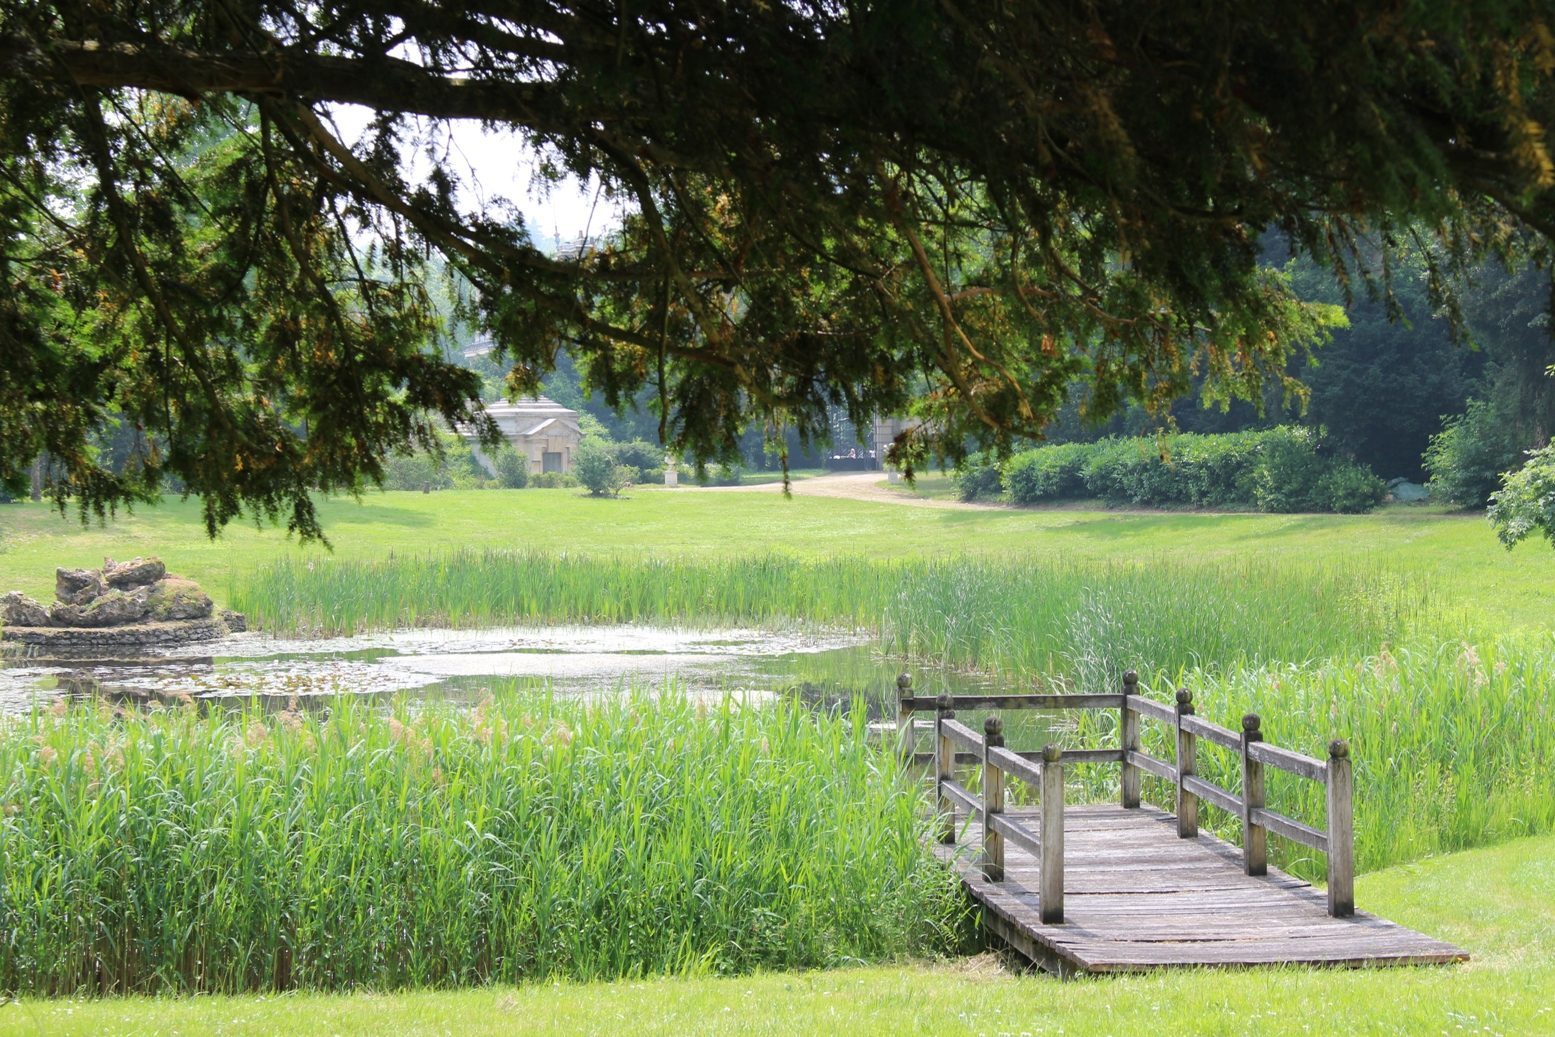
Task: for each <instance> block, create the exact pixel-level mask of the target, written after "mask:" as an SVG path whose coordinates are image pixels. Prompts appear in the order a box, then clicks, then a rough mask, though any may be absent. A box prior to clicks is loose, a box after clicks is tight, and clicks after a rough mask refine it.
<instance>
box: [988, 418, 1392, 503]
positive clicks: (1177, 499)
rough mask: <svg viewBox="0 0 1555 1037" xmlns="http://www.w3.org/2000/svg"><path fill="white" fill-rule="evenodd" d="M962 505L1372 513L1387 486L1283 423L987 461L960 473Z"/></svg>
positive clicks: (1065, 447) (1061, 447) (1067, 446)
mask: <svg viewBox="0 0 1555 1037" xmlns="http://www.w3.org/2000/svg"><path fill="white" fill-rule="evenodd" d="M957 485H958V488H959V491H960V495H961V499H962V500H985V499H989V498H994V497H1000V496H1001V495H1002V496H1003V498H1004V499H1007V500H1010V501H1012V502H1014V503H1016V504H1037V503H1042V502H1046V501H1056V500H1076V499H1100V500H1103V501H1105V502H1107V503H1108V504H1112V505H1129V504H1132V505H1147V506H1154V507H1162V506H1166V507H1171V506H1187V507H1199V508H1252V509H1255V510H1258V511H1275V512H1293V511H1338V512H1362V511H1369V510H1371V509H1372V508H1374V507H1376V506H1377V505H1378V504H1380V503H1381V502H1382V499H1383V497H1384V496H1385V495H1386V492H1387V487H1386V486H1385V484H1384V483H1383V482H1382V480H1381V479H1379V478H1377V476H1376V475H1375V474H1373V473H1372V471H1371V470H1370V469H1369V468H1366V467H1365V466H1363V465H1360V464H1357V463H1356V462H1354V461H1351V460H1349V459H1348V458H1344V457H1338V456H1332V455H1329V454H1327V453H1325V452H1324V451H1323V449H1322V443H1321V441H1320V437H1319V436H1318V435H1317V434H1316V433H1314V432H1313V431H1312V430H1310V429H1305V428H1298V427H1291V426H1282V427H1280V428H1273V429H1267V430H1264V431H1255V432H1231V433H1224V434H1221V435H1196V434H1193V433H1182V434H1179V435H1174V436H1168V437H1165V438H1164V439H1157V438H1155V437H1149V436H1143V437H1135V438H1126V439H1104V440H1101V441H1099V442H1096V443H1061V444H1057V445H1053V446H1043V447H1038V448H1036V449H1034V450H1027V451H1025V452H1023V453H1019V454H1015V455H1014V456H1012V457H1011V458H1009V460H1007V461H1006V462H1005V463H1004V464H1003V465H1002V466H1000V465H995V464H994V463H993V462H992V461H990V460H989V459H987V458H985V457H980V458H977V459H974V460H973V461H972V462H970V463H969V464H967V465H965V466H963V468H962V469H961V471H960V472H959V473H958V477H957Z"/></svg>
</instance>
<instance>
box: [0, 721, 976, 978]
mask: <svg viewBox="0 0 1555 1037" xmlns="http://www.w3.org/2000/svg"><path fill="white" fill-rule="evenodd" d="M327 713H328V715H327V716H324V715H322V714H320V713H308V714H304V713H299V712H295V711H288V712H284V713H281V714H279V715H269V716H267V715H264V714H263V713H261V712H260V711H258V710H257V709H250V710H247V711H239V712H235V713H230V714H225V713H223V714H213V715H210V716H204V715H200V714H198V713H197V712H196V711H195V710H193V709H178V710H170V711H163V712H160V713H152V714H130V715H123V714H116V713H114V712H113V711H111V710H109V709H107V708H106V707H105V708H95V707H76V708H73V709H70V710H67V711H63V713H62V715H54V714H41V713H40V714H35V715H34V716H32V717H31V718H30V719H28V720H25V721H20V722H15V723H12V724H9V725H8V726H5V727H4V728H0V860H3V861H4V864H5V867H4V869H3V873H0V934H3V937H4V938H3V939H0V991H4V992H6V993H9V994H22V993H26V994H37V995H63V994H83V993H87V994H103V993H123V992H159V993H160V992H178V993H190V992H199V991H227V992H231V991H246V990H279V989H290V988H305V989H349V988H357V987H371V988H379V989H382V988H397V987H426V986H451V985H458V984H469V983H484V982H492V981H504V982H510V981H515V980H524V979H534V978H539V977H568V978H574V979H594V978H604V977H617V976H630V975H638V974H646V973H666V972H668V973H680V972H700V971H712V972H720V973H724V972H743V971H748V970H753V969H794V968H810V967H819V966H827V965H835V964H838V963H846V962H858V961H879V960H885V959H894V958H900V957H902V956H906V955H924V954H929V953H933V952H936V951H939V950H942V949H945V948H948V947H951V946H953V945H954V944H955V942H956V940H957V939H959V938H960V934H961V932H962V929H961V928H960V927H961V925H962V923H963V920H964V919H963V912H964V910H965V909H964V907H963V906H962V905H961V902H960V900H959V898H957V897H956V895H955V893H954V891H953V887H952V886H951V883H950V881H949V879H948V877H947V875H946V874H945V872H944V871H943V869H940V868H938V867H936V866H935V865H934V863H933V862H932V860H931V859H930V858H928V857H927V856H926V855H925V853H924V851H923V845H922V841H921V837H922V835H923V830H924V826H925V823H926V821H925V811H924V802H923V799H922V797H921V794H920V793H919V791H918V790H917V789H916V787H915V786H912V785H910V784H908V783H906V782H905V781H904V779H903V778H902V777H901V775H900V774H899V773H898V771H897V768H896V766H895V764H894V761H893V759H892V758H891V757H890V756H889V755H888V754H887V753H886V751H885V750H883V749H881V748H879V747H875V746H871V745H870V744H868V740H867V739H866V738H865V737H864V734H865V732H864V730H863V728H862V717H863V716H864V711H863V710H862V709H859V710H856V711H854V712H853V716H852V717H849V716H844V715H842V714H841V713H840V712H833V713H825V714H816V713H813V712H811V711H808V710H805V709H803V708H801V707H797V706H788V705H777V706H771V707H761V708H754V707H753V708H748V709H742V708H739V707H738V705H736V704H734V703H731V702H725V703H724V704H723V705H721V706H717V707H713V708H706V707H698V706H696V705H694V704H692V703H690V702H688V701H686V700H685V699H684V698H683V697H677V696H674V695H665V696H662V697H660V698H658V699H655V700H649V699H647V698H644V697H641V696H638V695H630V694H628V695H624V696H623V697H621V698H619V699H612V700H610V701H601V702H597V703H593V704H589V705H584V704H579V703H575V702H574V703H567V702H563V701H553V700H552V699H550V698H549V697H547V696H545V695H543V694H535V693H532V692H524V691H504V693H503V694H501V695H500V696H499V697H498V698H496V699H495V700H493V701H489V702H487V703H485V704H484V705H482V706H481V707H480V708H478V709H475V710H473V711H470V710H467V711H464V712H456V711H453V710H448V709H439V708H423V709H421V710H420V711H418V712H411V711H410V710H409V709H408V707H405V706H401V707H398V708H397V709H396V710H395V711H394V712H393V713H392V715H385V714H384V713H382V712H381V711H375V710H373V709H371V708H369V707H366V706H364V705H362V704H360V703H359V702H353V701H352V700H350V699H348V698H347V699H340V700H337V701H334V702H332V703H331V704H330V705H329V708H328V710H327Z"/></svg>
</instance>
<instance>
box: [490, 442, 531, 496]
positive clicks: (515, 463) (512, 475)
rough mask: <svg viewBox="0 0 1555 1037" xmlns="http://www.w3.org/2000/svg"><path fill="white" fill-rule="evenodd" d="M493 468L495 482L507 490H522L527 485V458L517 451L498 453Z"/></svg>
mask: <svg viewBox="0 0 1555 1037" xmlns="http://www.w3.org/2000/svg"><path fill="white" fill-rule="evenodd" d="M495 467H496V469H497V482H498V483H500V484H501V485H502V486H503V487H505V488H506V489H509V490H522V489H523V488H524V487H525V486H528V485H529V458H527V457H525V456H524V455H523V454H520V453H519V452H518V451H517V450H501V451H498V453H497V457H496V464H495Z"/></svg>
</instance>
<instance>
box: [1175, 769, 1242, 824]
mask: <svg viewBox="0 0 1555 1037" xmlns="http://www.w3.org/2000/svg"><path fill="white" fill-rule="evenodd" d="M1182 787H1183V788H1185V789H1187V790H1188V791H1189V792H1191V793H1193V794H1194V795H1195V796H1197V797H1199V798H1200V799H1203V800H1208V801H1209V802H1211V803H1213V804H1215V805H1216V806H1217V807H1219V808H1220V809H1222V810H1224V811H1227V812H1228V813H1232V814H1238V815H1240V814H1241V813H1242V801H1241V799H1239V798H1238V797H1236V796H1234V795H1232V794H1231V793H1229V792H1227V791H1226V790H1225V789H1223V788H1221V787H1220V786H1219V785H1214V784H1211V783H1210V782H1207V781H1205V780H1204V779H1203V778H1201V777H1199V776H1198V775H1196V774H1195V775H1190V776H1186V777H1184V778H1183V779H1182Z"/></svg>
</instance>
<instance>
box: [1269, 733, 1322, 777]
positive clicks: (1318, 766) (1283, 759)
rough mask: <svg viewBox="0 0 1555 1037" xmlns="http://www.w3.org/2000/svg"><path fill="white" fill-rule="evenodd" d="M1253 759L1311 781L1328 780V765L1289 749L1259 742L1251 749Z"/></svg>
mask: <svg viewBox="0 0 1555 1037" xmlns="http://www.w3.org/2000/svg"><path fill="white" fill-rule="evenodd" d="M1252 756H1253V759H1255V760H1257V761H1258V762H1259V763H1266V764H1268V765H1269V766H1271V767H1278V768H1279V769H1280V770H1282V771H1288V772H1289V773H1291V774H1296V775H1300V776H1301V777H1303V778H1309V779H1311V780H1312V781H1327V780H1328V765H1327V764H1326V763H1324V762H1323V761H1322V760H1314V759H1313V758H1312V757H1310V756H1303V755H1302V754H1301V753H1298V752H1292V751H1291V750H1289V749H1281V748H1280V747H1279V746H1277V745H1270V744H1269V743H1268V742H1259V743H1258V744H1257V745H1255V746H1253V747H1252Z"/></svg>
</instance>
